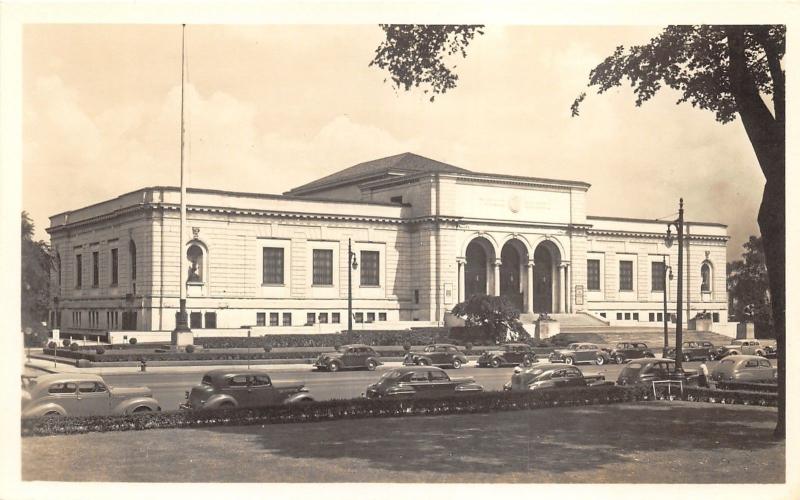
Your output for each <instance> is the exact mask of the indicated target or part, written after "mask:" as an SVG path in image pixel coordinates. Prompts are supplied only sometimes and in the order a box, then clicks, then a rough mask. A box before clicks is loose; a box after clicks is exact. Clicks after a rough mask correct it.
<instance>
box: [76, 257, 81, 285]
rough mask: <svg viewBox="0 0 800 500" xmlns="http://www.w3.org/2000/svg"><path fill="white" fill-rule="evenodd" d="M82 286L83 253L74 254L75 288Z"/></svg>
mask: <svg viewBox="0 0 800 500" xmlns="http://www.w3.org/2000/svg"><path fill="white" fill-rule="evenodd" d="M82 286H83V255H81V254H78V255H76V256H75V288H80V287H82Z"/></svg>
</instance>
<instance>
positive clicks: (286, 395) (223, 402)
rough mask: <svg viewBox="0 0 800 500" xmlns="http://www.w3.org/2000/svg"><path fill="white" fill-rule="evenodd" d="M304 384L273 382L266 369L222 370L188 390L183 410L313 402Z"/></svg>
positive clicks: (212, 371) (204, 378)
mask: <svg viewBox="0 0 800 500" xmlns="http://www.w3.org/2000/svg"><path fill="white" fill-rule="evenodd" d="M313 400H314V398H313V396H311V394H309V392H308V390H307V389H306V388H305V384H304V383H303V382H281V383H273V382H272V379H271V378H270V376H269V374H268V373H267V372H266V371H263V370H255V369H253V370H246V369H245V370H237V369H219V370H211V371H209V372H207V373H206V374H205V375H203V379H202V381H201V382H200V385H196V386H194V387H192V389H191V390H189V391H186V402H185V403H183V404H181V405H180V408H181V409H182V410H213V409H216V408H251V407H256V406H272V405H280V404H291V403H300V402H305V401H313Z"/></svg>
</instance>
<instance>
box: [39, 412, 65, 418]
mask: <svg viewBox="0 0 800 500" xmlns="http://www.w3.org/2000/svg"><path fill="white" fill-rule="evenodd" d="M43 416H45V417H59V416H61V414H60V413H58V412H57V411H48V412H45V414H44V415H43Z"/></svg>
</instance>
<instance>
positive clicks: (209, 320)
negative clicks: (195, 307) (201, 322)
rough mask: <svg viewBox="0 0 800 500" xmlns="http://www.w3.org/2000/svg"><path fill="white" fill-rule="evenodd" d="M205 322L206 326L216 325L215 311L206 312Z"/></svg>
mask: <svg viewBox="0 0 800 500" xmlns="http://www.w3.org/2000/svg"><path fill="white" fill-rule="evenodd" d="M205 322H206V328H216V327H217V313H215V312H207V313H206V314H205Z"/></svg>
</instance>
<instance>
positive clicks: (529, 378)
mask: <svg viewBox="0 0 800 500" xmlns="http://www.w3.org/2000/svg"><path fill="white" fill-rule="evenodd" d="M603 383H605V377H604V376H603V375H594V376H586V375H584V374H583V372H582V371H581V370H580V368H578V367H576V366H565V365H563V364H541V365H536V366H532V367H530V368H520V367H517V368H515V369H514V373H513V374H512V375H511V380H510V381H508V382H506V384H505V385H504V386H503V390H505V391H532V390H536V389H546V388H564V387H583V386H587V385H597V384H603ZM608 383H609V384H611V382H608Z"/></svg>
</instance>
